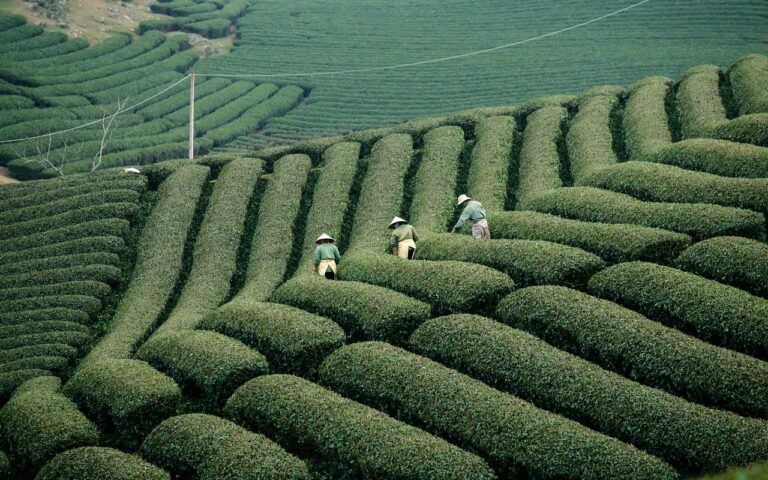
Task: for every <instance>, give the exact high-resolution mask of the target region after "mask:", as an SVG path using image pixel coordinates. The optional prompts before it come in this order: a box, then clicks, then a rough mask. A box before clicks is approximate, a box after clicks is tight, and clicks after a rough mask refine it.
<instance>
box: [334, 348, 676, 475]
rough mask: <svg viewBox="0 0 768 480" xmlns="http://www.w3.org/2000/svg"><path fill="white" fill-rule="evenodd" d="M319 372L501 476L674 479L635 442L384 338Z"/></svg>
mask: <svg viewBox="0 0 768 480" xmlns="http://www.w3.org/2000/svg"><path fill="white" fill-rule="evenodd" d="M320 378H321V380H322V382H323V383H324V384H326V385H328V386H330V387H331V388H332V389H333V390H335V391H337V392H339V393H341V394H342V395H346V396H349V397H350V398H352V399H355V400H358V401H360V402H363V403H365V404H368V405H371V406H373V407H374V408H379V409H381V410H382V411H384V412H392V413H393V414H395V415H397V417H398V418H400V419H402V420H403V421H407V422H411V423H413V424H415V425H418V426H421V427H423V428H425V429H426V430H427V431H430V432H432V433H434V434H437V435H440V436H442V437H444V438H446V439H448V440H450V441H452V442H455V443H456V444H457V445H459V446H462V447H464V448H467V449H470V450H472V451H476V452H478V453H480V454H481V455H483V456H484V457H485V458H487V459H488V461H489V462H490V463H491V465H492V466H493V467H494V468H496V469H497V471H499V472H500V473H501V474H502V475H503V476H504V477H505V478H506V477H509V478H514V477H516V476H518V475H520V476H528V477H535V478H574V479H575V478H580V479H597V478H606V477H609V478H616V479H619V478H627V479H639V478H648V479H651V478H653V479H663V478H677V473H676V472H675V471H674V470H673V469H672V468H671V467H670V466H668V465H667V464H665V463H663V462H662V461H660V460H658V459H657V458H655V457H652V456H650V455H648V454H646V453H643V452H641V451H639V450H637V449H635V448H634V447H631V446H629V445H627V444H625V443H622V442H620V441H618V440H616V439H614V438H611V437H607V436H604V435H602V434H599V433H597V432H594V431H592V430H590V429H588V428H586V427H584V426H582V425H579V424H578V423H576V422H573V421H570V420H567V419H565V418H562V417H560V416H558V415H555V414H552V413H550V412H547V411H544V410H540V409H538V408H536V407H535V406H533V405H531V404H530V403H528V402H525V401H523V400H520V399H518V398H516V397H514V396H512V395H509V394H506V393H502V392H500V391H498V390H495V389H493V388H491V387H489V386H487V385H485V384H483V383H481V382H479V381H478V380H475V379H472V378H470V377H468V376H466V375H463V374H461V373H458V372H456V371H455V370H452V369H450V368H447V367H444V366H443V365H440V364H438V363H436V362H433V361H432V360H428V359H426V358H424V357H420V356H418V355H415V354H413V353H409V352H407V351H405V350H402V349H399V348H397V347H394V346H391V345H389V344H386V343H379V342H364V343H356V344H352V345H348V346H346V347H342V348H340V349H339V350H337V351H335V352H334V353H332V354H331V355H330V356H329V357H328V359H327V360H326V361H325V362H324V363H323V366H322V368H321V371H320ZM502 418H503V420H500V419H502Z"/></svg>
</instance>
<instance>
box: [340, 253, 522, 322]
mask: <svg viewBox="0 0 768 480" xmlns="http://www.w3.org/2000/svg"><path fill="white" fill-rule="evenodd" d="M473 240H474V239H470V241H473ZM339 277H340V278H341V279H343V280H352V281H357V282H364V283H370V284H373V285H379V286H381V287H386V288H391V289H392V290H395V291H397V292H401V293H404V294H406V295H409V296H412V297H414V298H417V299H419V300H421V301H423V302H426V303H428V304H430V305H432V310H433V312H434V313H435V314H436V315H439V314H443V313H459V312H469V311H473V312H474V311H479V312H487V311H491V310H492V309H493V308H494V306H495V305H496V302H497V301H498V300H500V299H501V298H502V297H503V296H504V295H506V294H507V293H509V292H511V291H512V289H513V288H514V282H513V281H512V279H511V278H509V276H507V275H506V274H504V273H502V272H499V271H497V270H494V269H492V268H488V267H486V266H484V265H476V264H472V263H464V262H457V261H439V262H438V261H435V262H431V261H424V260H410V261H404V260H402V259H400V258H396V257H393V256H391V255H383V254H377V253H370V252H364V253H359V254H354V255H346V256H345V257H344V260H343V262H342V264H341V267H340V268H339Z"/></svg>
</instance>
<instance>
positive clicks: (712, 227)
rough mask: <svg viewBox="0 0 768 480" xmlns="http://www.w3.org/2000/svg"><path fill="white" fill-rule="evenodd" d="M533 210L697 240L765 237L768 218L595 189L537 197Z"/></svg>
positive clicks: (760, 215)
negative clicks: (651, 200) (659, 231)
mask: <svg viewBox="0 0 768 480" xmlns="http://www.w3.org/2000/svg"><path fill="white" fill-rule="evenodd" d="M530 209H531V210H535V211H538V212H543V213H549V214H552V215H557V216H560V217H565V218H570V219H575V220H582V221H586V222H601V223H631V224H636V225H642V226H645V227H655V228H663V229H665V230H672V231H676V232H680V233H685V234H688V235H690V236H691V237H693V239H694V240H702V239H705V238H710V237H718V236H721V235H738V236H744V237H750V238H755V239H759V240H761V239H764V238H765V217H764V216H763V215H762V214H761V213H758V212H753V211H750V210H743V209H737V208H731V207H722V206H720V205H708V204H686V203H660V202H643V201H640V200H635V199H634V198H632V197H630V196H629V195H625V194H622V193H617V192H611V191H608V190H601V189H599V188H591V187H573V188H557V189H554V190H550V191H548V192H545V193H543V194H541V195H539V196H537V197H536V198H535V199H534V200H533V201H532V202H531V205H530Z"/></svg>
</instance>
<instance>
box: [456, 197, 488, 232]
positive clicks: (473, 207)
mask: <svg viewBox="0 0 768 480" xmlns="http://www.w3.org/2000/svg"><path fill="white" fill-rule="evenodd" d="M457 205H458V206H461V205H464V211H463V212H461V216H460V217H459V221H458V222H456V225H455V226H454V227H453V230H451V233H453V232H455V231H456V230H459V229H460V228H461V227H463V226H464V222H466V221H467V220H472V236H473V237H475V238H478V239H480V240H490V239H491V231H490V230H489V229H488V217H487V215H486V214H485V208H483V204H482V203H480V202H478V201H477V200H472V199H471V198H469V197H468V196H467V195H464V194H462V195H459V198H458V200H457Z"/></svg>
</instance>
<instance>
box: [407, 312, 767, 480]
mask: <svg viewBox="0 0 768 480" xmlns="http://www.w3.org/2000/svg"><path fill="white" fill-rule="evenodd" d="M411 345H412V348H414V349H415V351H416V353H420V354H422V355H425V356H427V357H429V358H431V359H433V360H435V361H438V362H440V363H442V364H444V365H446V366H448V367H452V368H456V369H458V370H459V371H462V372H464V373H466V374H468V375H471V376H473V377H474V378H477V379H479V380H482V381H483V382H485V383H487V384H488V385H490V386H493V387H495V388H498V389H500V390H502V391H507V392H509V393H511V394H513V395H517V396H519V397H520V398H522V399H524V400H527V401H529V402H531V403H533V404H534V405H536V406H538V407H539V408H543V409H547V410H549V411H551V412H555V413H558V414H560V415H563V416H565V417H569V418H571V419H573V420H575V421H578V422H579V423H582V424H584V425H587V426H590V427H592V428H594V429H596V430H598V431H600V432H602V433H605V434H606V435H610V436H612V437H615V438H618V439H620V440H623V441H625V442H628V443H631V444H632V445H635V446H637V447H638V448H640V449H642V450H644V451H646V452H648V453H651V454H653V455H656V456H658V457H660V458H663V459H665V460H666V461H668V462H669V463H670V464H671V465H673V466H674V467H675V468H677V469H678V470H679V471H682V472H694V473H699V472H709V471H722V470H724V469H726V468H727V467H729V466H731V465H746V464H748V463H751V462H754V461H758V460H761V459H763V458H765V457H766V455H768V436H766V432H768V423H766V422H764V421H761V420H756V419H748V418H743V417H739V416H738V415H735V414H732V413H727V412H723V411H721V410H714V409H709V408H706V407H702V406H700V405H698V404H695V403H690V402H687V401H685V400H683V399H681V398H679V397H676V396H674V395H670V394H668V393H666V392H663V391H660V390H657V389H654V388H650V387H646V386H643V385H641V384H639V383H636V382H633V381H631V380H627V379H626V378H624V377H622V376H620V375H618V374H616V373H613V372H610V371H606V370H603V369H601V368H600V367H598V366H596V365H595V364H593V363H591V362H588V361H586V360H582V359H580V358H578V357H576V356H574V355H572V354H569V353H566V352H563V351H562V350H558V349H557V348H555V347H552V346H550V345H549V344H547V343H545V342H543V341H542V340H539V339H538V338H536V337H534V336H533V335H530V334H528V333H525V332H522V331H520V330H516V329H513V328H510V327H508V326H505V325H502V324H500V323H498V322H495V321H493V320H490V319H487V318H483V317H478V316H476V315H453V316H448V317H441V318H437V319H434V320H430V321H428V322H426V323H424V324H422V325H421V326H420V327H419V328H418V329H417V330H416V332H414V334H413V336H412V337H411ZM565 371H567V372H568V375H563V372H565Z"/></svg>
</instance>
